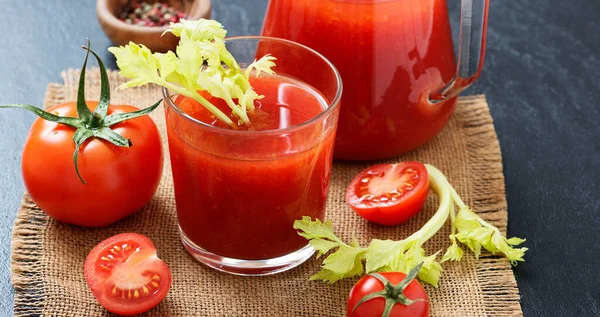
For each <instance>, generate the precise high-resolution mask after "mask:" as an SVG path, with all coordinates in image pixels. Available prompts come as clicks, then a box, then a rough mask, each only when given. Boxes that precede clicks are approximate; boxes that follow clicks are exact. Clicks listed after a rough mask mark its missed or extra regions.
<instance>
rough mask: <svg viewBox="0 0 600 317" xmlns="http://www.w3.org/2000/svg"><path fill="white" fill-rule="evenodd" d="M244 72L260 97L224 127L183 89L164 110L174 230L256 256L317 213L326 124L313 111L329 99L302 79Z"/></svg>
mask: <svg viewBox="0 0 600 317" xmlns="http://www.w3.org/2000/svg"><path fill="white" fill-rule="evenodd" d="M250 82H251V85H252V87H253V88H254V89H255V91H256V92H257V93H258V94H260V95H264V98H263V99H260V100H257V101H256V102H255V106H256V109H255V110H254V112H253V113H250V115H249V116H250V121H251V125H250V126H249V127H246V126H243V125H240V126H238V129H232V128H231V127H227V126H226V125H224V124H223V123H221V121H219V120H217V119H216V118H215V117H214V116H213V115H212V114H210V113H209V112H208V111H207V110H206V109H205V108H204V107H202V106H201V105H200V104H199V103H197V102H196V101H194V100H193V99H190V98H187V97H184V96H178V97H177V98H175V99H174V104H175V106H168V107H166V119H167V127H168V128H167V130H168V139H169V148H170V155H171V165H172V171H173V180H174V187H175V198H176V205H177V217H178V221H179V226H180V229H181V232H182V233H183V236H184V237H183V238H184V239H187V240H189V241H191V242H192V243H193V244H195V245H196V246H197V247H199V248H201V249H202V250H204V251H207V252H209V253H212V254H215V255H218V256H221V257H227V258H231V259H243V260H260V259H271V258H276V257H281V256H284V255H287V254H289V253H292V252H294V251H296V250H299V249H302V248H303V247H305V246H306V245H307V241H306V240H305V239H304V238H302V237H300V236H299V235H298V233H297V231H296V230H295V229H293V227H292V226H293V222H294V220H296V219H301V218H302V216H310V217H312V218H319V219H323V218H324V215H325V203H326V197H327V191H328V186H329V176H330V171H331V161H332V156H333V145H334V136H335V124H333V125H332V124H331V122H326V121H325V119H331V118H327V117H328V116H329V115H325V117H324V116H323V115H322V114H323V113H324V112H326V109H327V108H328V104H329V102H330V100H326V99H325V97H324V96H323V95H321V94H320V93H319V92H318V91H317V90H316V89H315V88H312V87H311V86H309V85H307V84H305V83H303V82H300V81H297V80H293V79H290V78H287V77H284V76H278V75H265V74H261V75H260V76H259V77H255V76H252V77H251V79H250ZM208 99H209V100H210V101H211V102H212V103H213V104H215V105H216V106H217V107H219V108H220V109H222V110H223V112H224V113H230V112H231V110H230V109H229V108H227V105H226V104H225V103H224V102H223V101H222V100H221V99H217V98H210V97H208ZM329 107H331V106H329ZM332 113H335V114H337V112H335V111H334V112H332ZM334 120H337V116H335V118H334Z"/></svg>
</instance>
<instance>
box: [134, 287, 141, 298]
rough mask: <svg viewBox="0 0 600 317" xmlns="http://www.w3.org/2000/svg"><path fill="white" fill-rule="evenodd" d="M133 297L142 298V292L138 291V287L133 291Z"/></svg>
mask: <svg viewBox="0 0 600 317" xmlns="http://www.w3.org/2000/svg"><path fill="white" fill-rule="evenodd" d="M133 297H134V298H140V292H138V290H137V289H136V290H135V291H134V292H133Z"/></svg>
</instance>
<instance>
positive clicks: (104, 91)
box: [0, 40, 162, 184]
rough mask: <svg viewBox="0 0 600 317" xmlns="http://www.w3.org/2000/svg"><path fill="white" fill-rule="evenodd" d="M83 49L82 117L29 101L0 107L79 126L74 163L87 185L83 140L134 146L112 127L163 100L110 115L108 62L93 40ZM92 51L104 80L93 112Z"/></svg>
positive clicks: (79, 93) (79, 103) (79, 92)
mask: <svg viewBox="0 0 600 317" xmlns="http://www.w3.org/2000/svg"><path fill="white" fill-rule="evenodd" d="M83 49H85V50H86V54H85V60H84V62H83V67H82V68H81V74H80V76H79V87H78V90H77V115H78V116H79V117H78V118H73V117H61V116H58V115H55V114H52V113H49V112H47V111H45V110H42V109H40V108H37V107H34V106H31V105H26V104H10V105H3V106H0V108H18V109H24V110H28V111H31V112H33V113H34V114H36V115H37V116H39V117H40V118H42V119H44V120H48V121H52V122H56V123H60V124H64V125H67V126H70V127H72V128H75V129H76V130H75V133H74V134H73V142H74V143H75V152H74V153H73V164H74V166H75V173H76V174H77V177H79V179H80V180H81V182H82V183H83V184H85V183H86V182H85V180H84V179H83V177H82V176H81V173H80V172H79V167H78V166H77V160H78V158H79V150H80V148H81V146H82V145H83V143H84V142H85V141H86V140H87V139H89V138H100V139H103V140H106V141H108V142H110V143H112V144H114V145H116V146H121V147H130V146H131V145H132V144H131V141H130V140H128V139H126V138H124V137H123V136H122V135H120V134H118V133H116V132H115V131H113V130H112V129H110V127H111V126H112V125H114V124H117V123H119V122H123V121H125V120H129V119H133V118H137V117H140V116H144V115H146V114H148V113H150V112H152V111H153V110H154V109H156V108H157V107H158V106H159V105H160V103H161V101H162V100H159V101H158V102H156V103H155V104H153V105H152V106H150V107H147V108H144V109H140V110H137V111H132V112H127V113H117V114H111V115H108V116H107V113H108V106H109V105H110V83H109V81H108V74H107V73H106V68H105V67H104V63H102V60H101V59H100V57H99V56H98V54H96V53H95V52H94V51H92V49H91V48H90V41H89V40H88V42H87V47H85V46H84V47H83ZM90 53H92V54H93V55H94V57H96V60H97V61H98V66H99V67H100V82H101V83H100V98H99V101H98V105H97V106H96V109H95V111H94V112H93V113H92V112H91V111H90V109H89V108H88V106H87V103H86V101H85V71H86V67H87V61H88V57H89V55H90Z"/></svg>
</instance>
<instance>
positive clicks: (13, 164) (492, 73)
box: [0, 0, 600, 317]
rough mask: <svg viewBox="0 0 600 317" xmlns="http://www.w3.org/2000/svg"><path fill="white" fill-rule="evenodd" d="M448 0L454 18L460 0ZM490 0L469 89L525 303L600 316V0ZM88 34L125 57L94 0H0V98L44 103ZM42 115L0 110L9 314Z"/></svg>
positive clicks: (245, 6) (258, 15)
mask: <svg viewBox="0 0 600 317" xmlns="http://www.w3.org/2000/svg"><path fill="white" fill-rule="evenodd" d="M315 1H322V0H315ZM448 2H449V3H450V9H451V11H452V15H453V17H454V20H456V18H457V13H458V8H459V5H458V2H459V1H454V0H452V1H448ZM491 2H492V3H491V8H490V22H489V31H488V53H487V58H486V65H485V69H484V73H483V75H482V77H481V78H480V80H479V81H478V82H477V83H476V84H475V85H474V87H472V88H470V89H469V90H468V91H467V92H466V94H476V93H485V94H486V96H487V98H488V102H489V104H490V107H491V111H492V115H493V117H494V119H495V125H496V130H497V132H498V137H499V139H500V145H501V147H502V155H503V160H504V174H505V177H506V190H507V199H508V206H509V235H511V236H512V235H515V236H519V237H526V238H527V239H528V241H527V247H529V248H530V251H529V252H528V253H527V255H526V261H527V262H525V263H523V264H520V265H519V266H518V267H517V268H516V269H515V274H516V277H517V281H518V284H519V289H520V292H521V298H522V306H523V311H524V314H525V316H527V317H529V316H531V317H532V316H544V317H545V316H600V229H599V228H600V203H599V201H600V188H598V180H599V179H600V122H599V120H600V106H599V105H598V103H599V102H600V89H599V87H600V83H599V81H598V75H599V74H600V57H599V54H600V24H599V22H600V18H599V17H598V16H599V15H600V2H599V1H589V0H587V1H586V0H570V1H563V0H547V1H512V0H493V1H491ZM266 3H267V0H213V18H214V19H217V20H219V21H220V22H222V23H223V24H224V26H225V28H226V29H227V30H228V31H229V35H244V34H258V33H259V32H260V27H261V24H262V18H263V15H264V11H265V8H266ZM455 26H456V25H455ZM454 31H455V34H456V33H457V28H455V30H454ZM88 37H89V38H90V39H91V40H92V47H93V48H95V49H96V51H98V52H100V55H101V57H102V58H103V59H104V60H105V61H106V62H107V64H108V66H109V67H111V68H115V65H114V59H112V57H111V56H110V54H109V53H108V52H107V51H106V48H107V47H108V46H110V43H109V41H108V39H107V38H106V37H105V36H104V34H103V33H102V31H101V29H100V26H99V24H98V22H97V20H96V15H95V1H93V0H85V1H83V0H69V1H67V0H44V1H31V0H25V1H9V0H0V43H1V44H0V81H1V82H0V104H5V103H16V102H19V103H30V104H33V105H38V106H41V105H42V100H43V99H44V92H45V89H46V86H47V84H48V83H49V82H61V81H62V79H61V77H60V72H61V71H62V70H63V69H66V68H69V67H74V68H79V67H81V63H82V60H83V51H82V50H81V49H80V48H79V47H80V45H82V44H83V43H84V41H85V39H86V38H88ZM33 119H34V116H33V115H32V114H30V113H28V112H25V111H18V110H12V109H11V110H5V109H3V110H2V111H0V314H2V315H3V316H12V305H13V300H12V298H13V290H12V287H11V285H10V280H9V276H10V268H9V262H10V260H9V259H10V235H11V227H12V223H13V220H14V217H15V213H16V210H17V208H18V206H19V201H20V199H21V195H22V193H23V191H24V188H23V184H22V180H21V174H20V154H21V149H22V146H23V142H24V141H25V138H26V135H27V131H28V129H29V126H30V124H31V123H32V122H33Z"/></svg>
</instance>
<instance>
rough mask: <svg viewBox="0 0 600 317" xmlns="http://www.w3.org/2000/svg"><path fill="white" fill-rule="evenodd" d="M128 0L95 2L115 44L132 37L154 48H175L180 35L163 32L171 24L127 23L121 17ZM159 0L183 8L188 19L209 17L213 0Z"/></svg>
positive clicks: (107, 32) (131, 39) (104, 27)
mask: <svg viewBox="0 0 600 317" xmlns="http://www.w3.org/2000/svg"><path fill="white" fill-rule="evenodd" d="M129 1H130V0H98V2H97V3H96V14H97V15H98V21H99V22H100V25H101V26H102V29H103V30H104V33H106V35H107V36H108V38H109V39H110V40H111V41H112V42H113V43H114V44H116V45H126V44H128V43H129V42H130V41H132V42H134V43H136V44H143V45H145V46H147V47H148V48H149V49H150V50H151V51H153V52H166V51H169V50H173V51H174V50H175V47H177V43H178V42H179V38H178V37H176V36H174V35H173V34H171V33H167V34H165V35H164V36H162V34H163V32H164V31H165V30H166V29H167V28H168V25H166V26H154V27H150V26H139V25H132V24H128V23H126V22H124V21H121V20H120V19H119V18H118V16H120V14H121V12H123V9H124V8H125V6H126V5H127V4H128V2H129ZM147 2H157V1H147ZM160 2H164V3H168V4H169V5H170V6H172V7H174V8H176V9H178V10H180V11H182V12H184V13H185V19H186V20H197V19H200V18H205V19H209V18H210V8H211V3H210V0H162V1H160Z"/></svg>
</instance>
